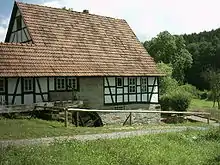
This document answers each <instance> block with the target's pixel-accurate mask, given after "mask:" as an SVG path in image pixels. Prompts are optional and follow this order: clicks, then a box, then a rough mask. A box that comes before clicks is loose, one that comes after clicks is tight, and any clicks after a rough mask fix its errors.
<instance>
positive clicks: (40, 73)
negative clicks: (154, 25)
mask: <svg viewBox="0 0 220 165" xmlns="http://www.w3.org/2000/svg"><path fill="white" fill-rule="evenodd" d="M160 75H161V74H160V73H159V72H158V71H157V69H156V65H155V62H154V60H153V59H152V58H151V57H150V56H149V55H148V53H147V52H146V50H145V49H144V47H143V46H142V44H141V43H140V42H139V41H138V39H137V38H136V36H135V34H134V33H133V31H132V30H131V28H130V27H129V25H128V24H127V22H126V21H125V20H122V19H115V18H110V17H104V16H99V15H95V14H90V13H88V12H87V11H86V12H75V11H68V10H64V9H57V8H50V7H45V6H39V5H33V4H25V3H20V2H15V3H14V7H13V10H12V14H11V19H10V22H9V27H8V31H7V35H6V39H5V43H1V44H0V97H1V100H0V101H1V103H2V104H7V105H11V104H32V103H37V102H47V101H55V100H69V99H71V97H72V90H74V91H77V93H78V99H80V100H83V101H84V102H86V103H87V105H88V106H89V107H91V108H98V109H101V108H102V109H108V108H109V107H110V106H111V107H112V106H113V107H116V108H117V107H120V106H127V108H128V109H130V108H131V109H132V108H135V109H136V108H147V107H148V105H150V104H157V103H158V99H159V90H158V77H159V76H160Z"/></svg>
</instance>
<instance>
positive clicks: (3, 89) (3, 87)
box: [0, 79, 5, 92]
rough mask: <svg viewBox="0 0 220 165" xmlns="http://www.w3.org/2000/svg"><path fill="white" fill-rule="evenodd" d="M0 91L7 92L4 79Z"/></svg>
mask: <svg viewBox="0 0 220 165" xmlns="http://www.w3.org/2000/svg"><path fill="white" fill-rule="evenodd" d="M0 91H1V92H4V91H5V83H4V79H0Z"/></svg>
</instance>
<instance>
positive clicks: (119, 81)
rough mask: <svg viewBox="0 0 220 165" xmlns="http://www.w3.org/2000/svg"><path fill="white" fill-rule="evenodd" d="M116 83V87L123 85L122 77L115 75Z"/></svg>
mask: <svg viewBox="0 0 220 165" xmlns="http://www.w3.org/2000/svg"><path fill="white" fill-rule="evenodd" d="M116 84H117V87H123V79H122V77H117V78H116Z"/></svg>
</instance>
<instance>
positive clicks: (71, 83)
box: [67, 78, 77, 90]
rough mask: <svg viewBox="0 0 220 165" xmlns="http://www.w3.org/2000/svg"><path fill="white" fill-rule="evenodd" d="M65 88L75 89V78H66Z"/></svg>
mask: <svg viewBox="0 0 220 165" xmlns="http://www.w3.org/2000/svg"><path fill="white" fill-rule="evenodd" d="M67 85H68V86H67V88H68V89H71V90H72V89H75V90H76V89H77V80H76V78H68V79H67Z"/></svg>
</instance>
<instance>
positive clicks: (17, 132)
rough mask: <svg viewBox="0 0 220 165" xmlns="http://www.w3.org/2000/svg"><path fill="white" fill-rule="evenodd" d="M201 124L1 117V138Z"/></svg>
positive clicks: (27, 137) (38, 136)
mask: <svg viewBox="0 0 220 165" xmlns="http://www.w3.org/2000/svg"><path fill="white" fill-rule="evenodd" d="M181 125H184V126H187V125H196V126H197V125H199V126H203V125H204V124H201V123H198V124H192V123H184V124H178V125H175V124H169V125H167V124H160V125H159V124H157V125H156V124H155V125H152V124H149V125H133V126H121V125H109V126H104V127H75V126H73V125H69V126H68V127H67V128H66V127H64V123H61V122H57V121H46V120H40V119H0V140H3V139H4V140H9V139H30V138H40V137H53V136H73V135H78V134H95V133H107V132H119V131H120V132H121V131H131V130H139V129H167V128H172V127H175V126H181Z"/></svg>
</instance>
